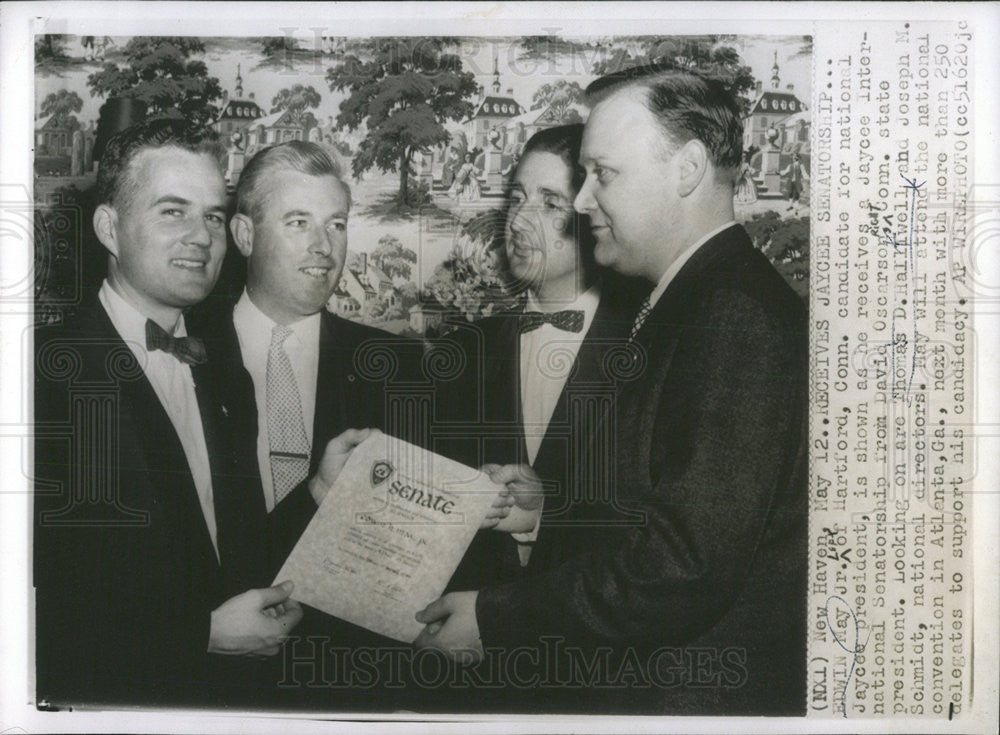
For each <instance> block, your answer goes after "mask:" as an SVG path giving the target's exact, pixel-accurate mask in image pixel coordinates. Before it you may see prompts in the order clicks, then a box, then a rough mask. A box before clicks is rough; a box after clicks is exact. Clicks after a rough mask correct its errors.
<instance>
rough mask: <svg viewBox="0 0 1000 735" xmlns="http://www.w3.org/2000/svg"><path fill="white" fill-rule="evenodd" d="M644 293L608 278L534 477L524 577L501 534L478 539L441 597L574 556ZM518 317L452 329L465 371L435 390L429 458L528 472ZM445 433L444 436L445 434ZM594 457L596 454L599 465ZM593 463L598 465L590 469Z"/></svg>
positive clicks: (606, 450) (607, 450)
mask: <svg viewBox="0 0 1000 735" xmlns="http://www.w3.org/2000/svg"><path fill="white" fill-rule="evenodd" d="M646 291H648V287H644V286H643V284H641V283H640V284H633V283H627V284H626V283H625V282H624V281H623V279H620V278H618V277H617V276H614V275H611V274H608V275H607V276H606V277H605V283H604V284H603V286H602V292H601V300H600V302H599V304H598V308H597V311H596V312H595V314H594V318H593V320H592V322H591V324H590V328H589V330H588V331H587V334H586V335H585V337H584V339H583V341H582V342H581V344H580V350H579V352H578V353H577V355H576V358H575V360H574V363H573V366H572V368H571V369H570V373H569V376H568V377H567V380H566V384H565V386H564V388H563V390H562V393H561V394H560V396H559V400H558V401H557V403H556V406H555V409H554V410H553V412H552V417H551V419H550V421H549V424H548V426H547V428H546V433H545V436H544V437H543V439H542V442H541V445H540V446H539V449H538V453H537V455H536V457H535V462H534V464H533V465H532V466H533V469H534V470H535V471H536V472H537V473H538V475H539V476H540V477H541V479H542V481H543V483H544V485H545V489H546V499H545V505H544V515H545V518H544V522H543V524H542V526H541V531H540V533H539V535H538V538H537V540H536V542H535V544H534V546H533V548H532V552H531V556H530V558H529V563H528V564H527V566H526V567H524V568H522V567H521V565H520V560H519V558H518V556H517V545H516V544H515V543H514V541H513V539H512V538H511V537H510V535H509V534H506V533H497V532H495V531H482V532H480V533H478V534H477V535H476V537H475V539H474V540H473V543H472V545H471V546H470V547H469V551H468V552H467V553H466V555H465V557H464V558H463V560H462V563H461V565H460V566H459V568H458V569H457V570H456V572H455V575H454V576H453V577H452V579H451V582H450V583H449V589H456V590H457V589H479V588H481V587H483V586H485V585H488V584H494V583H497V582H500V581H503V580H509V579H513V578H516V577H517V576H520V575H522V574H526V573H535V572H537V571H538V570H540V569H545V568H547V567H548V566H550V565H552V564H553V563H554V561H555V560H556V559H559V558H563V557H565V556H567V555H569V554H571V553H572V546H573V544H574V543H576V542H577V541H578V540H583V539H584V536H583V535H582V534H579V533H572V531H571V530H572V529H574V528H576V529H578V528H579V527H580V525H581V524H583V523H586V518H587V516H588V514H589V513H591V512H592V510H593V509H592V508H591V507H590V506H592V505H593V503H594V502H595V498H594V497H593V495H592V494H588V492H587V488H593V487H596V486H597V485H599V484H600V483H599V482H598V478H599V477H603V476H604V474H606V471H607V467H606V466H601V464H600V463H601V461H602V460H603V459H606V458H607V457H610V456H612V454H613V444H614V441H615V437H613V436H610V435H609V434H608V433H607V431H606V426H605V424H604V422H603V421H602V420H599V419H598V420H594V417H595V416H598V417H599V416H603V412H604V410H605V409H606V408H607V404H608V402H610V401H612V400H613V398H614V391H615V381H614V377H613V376H614V363H615V360H616V356H617V357H620V356H621V355H622V349H623V346H624V343H625V340H626V339H627V337H628V333H629V329H630V327H631V325H632V320H633V316H634V314H635V311H636V309H637V308H638V303H639V301H640V300H641V298H642V297H643V296H644V295H645V292H646ZM520 314H521V311H520V310H518V311H514V312H510V313H505V314H500V315H497V316H494V317H490V318H487V319H483V320H481V321H479V322H476V323H474V324H471V325H468V326H463V327H462V328H460V329H459V330H458V332H457V334H455V335H454V336H452V339H453V340H455V342H456V343H457V345H458V349H459V350H460V351H461V353H462V354H463V355H464V358H465V363H464V365H465V367H464V370H462V371H461V373H460V374H459V375H458V376H457V377H456V378H454V379H453V380H450V381H444V382H442V383H441V385H440V386H439V390H438V396H437V398H438V409H439V410H438V413H437V418H438V419H439V421H438V424H437V426H438V428H439V430H440V429H443V431H441V432H440V433H443V434H444V436H443V437H440V438H439V440H438V441H437V448H438V449H439V451H441V452H442V453H443V454H446V455H449V456H451V457H453V458H454V459H457V460H458V461H460V462H464V463H465V464H468V465H470V466H473V467H479V466H481V465H482V464H484V463H487V462H489V463H496V464H531V463H530V462H529V461H528V451H527V445H526V443H525V432H524V423H523V415H522V405H521V385H520V384H521V339H520V336H521V335H520V331H519V330H518V317H519V315H520ZM444 427H447V428H446V429H445V428H444ZM596 449H599V450H600V456H597V453H596V452H595V450H596ZM595 463H596V464H595Z"/></svg>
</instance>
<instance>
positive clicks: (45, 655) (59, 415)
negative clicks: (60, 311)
mask: <svg viewBox="0 0 1000 735" xmlns="http://www.w3.org/2000/svg"><path fill="white" fill-rule="evenodd" d="M218 157H219V154H218V149H217V148H216V147H215V144H214V143H212V142H211V141H210V140H208V139H205V138H203V137H201V136H199V135H198V134H195V133H191V132H189V131H187V130H186V129H185V128H184V126H183V125H181V124H177V123H172V122H169V121H164V120H160V121H154V122H151V123H146V124H141V125H137V126H133V127H131V128H128V129H126V130H124V131H122V132H121V133H119V134H118V135H116V136H115V137H113V138H112V139H111V140H110V141H109V143H108V145H107V148H106V150H105V152H104V155H103V158H102V161H101V167H100V170H99V173H98V194H99V197H100V204H99V205H98V207H97V209H96V211H95V214H94V228H95V231H96V233H97V236H98V238H99V239H100V241H101V243H102V244H103V245H104V246H105V248H107V250H108V277H107V280H106V281H105V282H104V283H103V285H102V286H101V289H100V293H99V294H98V296H97V298H96V299H94V300H93V303H90V304H87V305H85V306H84V307H83V308H81V309H80V310H79V314H78V316H77V317H75V318H74V319H72V320H69V321H67V322H66V323H65V324H62V325H59V326H57V327H54V328H40V329H39V330H38V331H37V333H36V362H35V369H36V377H37V383H36V390H35V417H36V422H37V427H38V439H37V442H36V447H35V450H36V452H35V458H36V464H35V472H36V488H37V490H36V502H35V538H34V543H35V567H34V584H35V587H36V617H37V637H36V642H37V659H36V662H37V666H36V669H37V696H38V702H39V703H40V704H41V703H43V702H44V703H47V704H48V705H51V706H60V705H62V704H64V703H72V704H81V703H83V704H97V703H115V702H126V703H130V704H136V703H195V702H206V703H207V702H228V701H233V700H234V699H238V698H239V697H240V696H241V695H242V694H244V693H246V691H248V688H250V687H251V686H252V684H253V682H255V681H256V679H255V678H254V676H255V674H256V666H255V665H254V664H253V662H252V661H251V660H249V659H248V658H246V657H248V656H249V657H263V656H271V655H274V654H275V653H277V652H278V650H279V648H280V645H281V642H282V641H283V640H284V639H285V638H286V637H287V635H288V634H289V633H290V632H291V631H292V629H293V628H294V626H295V625H296V624H297V623H298V621H299V619H300V618H301V615H302V611H301V607H300V606H299V605H298V604H297V603H295V602H294V601H292V600H291V599H289V594H290V592H291V589H292V587H291V585H290V584H288V583H286V584H282V585H277V586H274V587H266V585H268V584H270V579H269V578H267V577H266V576H263V574H262V572H263V571H264V570H265V566H266V565H265V563H264V561H263V560H262V556H261V554H262V553H263V550H266V549H267V548H268V547H270V546H272V545H273V544H274V541H273V539H274V538H276V537H277V536H280V534H282V533H284V532H286V531H288V529H289V528H294V523H293V524H291V525H288V524H286V522H285V519H284V517H283V516H282V514H279V515H278V516H276V517H275V518H274V519H273V520H272V521H270V522H268V521H267V520H266V519H265V514H264V507H263V502H262V497H261V493H260V483H259V481H258V478H257V469H256V463H255V462H254V457H253V452H252V447H253V443H252V441H253V439H252V437H253V433H254V431H255V428H254V420H255V417H254V416H253V415H251V414H248V413H247V412H246V410H245V407H246V406H247V405H249V398H248V396H249V391H250V390H251V387H250V383H249V377H248V376H247V375H246V374H245V373H243V372H242V371H241V372H238V373H230V374H227V375H223V374H221V373H220V372H219V371H218V370H217V369H215V368H213V366H212V359H213V358H217V357H221V356H220V355H218V353H216V352H214V351H213V350H210V349H209V350H206V348H205V346H204V344H202V343H200V342H198V341H197V340H195V339H193V338H191V337H188V336H187V332H186V328H187V327H186V324H185V318H184V311H185V310H186V309H187V308H188V307H190V306H192V305H194V304H197V303H198V302H200V301H201V300H202V299H204V298H205V296H206V295H207V294H208V293H209V291H210V290H211V289H212V287H213V286H214V285H215V282H216V279H217V277H218V274H219V267H220V264H221V261H222V257H223V253H224V251H225V185H224V181H223V178H222V174H221V170H220V167H219V162H218ZM206 360H207V362H206ZM324 461H325V460H324ZM323 469H324V470H325V469H326V465H323ZM334 476H335V474H334ZM323 477H325V475H324V476H323ZM323 477H319V476H318V477H317V478H314V479H316V480H317V482H316V483H309V484H308V486H307V484H306V483H303V484H302V485H301V486H300V487H299V488H297V490H296V491H295V494H296V495H297V496H298V495H303V494H305V495H307V496H313V498H314V499H312V500H310V502H313V503H314V504H315V502H318V499H321V498H322V494H321V493H318V492H317V494H315V495H313V494H312V493H311V492H310V489H311V486H312V485H314V484H315V486H316V487H318V488H322V487H326V483H325V482H324V481H323ZM250 587H264V588H261V589H249V591H247V590H248V588H250ZM238 684H242V685H243V687H242V688H241V687H239V686H237V685H238ZM219 685H221V686H219Z"/></svg>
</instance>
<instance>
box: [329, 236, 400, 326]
mask: <svg viewBox="0 0 1000 735" xmlns="http://www.w3.org/2000/svg"><path fill="white" fill-rule="evenodd" d="M400 299H401V297H400V294H399V291H398V290H397V289H396V287H395V286H394V285H393V283H392V279H391V278H389V277H388V276H387V275H386V274H385V273H383V272H382V270H381V269H380V268H379V267H378V266H376V265H375V264H374V263H373V262H372V261H371V259H370V258H369V257H368V254H367V253H353V252H348V255H347V262H346V264H345V265H344V272H343V274H342V275H341V278H340V284H339V285H338V287H337V290H336V291H335V292H334V296H333V299H332V300H331V301H332V303H333V304H334V309H333V310H334V311H335V312H336V313H338V314H340V315H341V316H346V317H350V316H354V315H356V316H359V317H361V318H365V317H367V316H368V314H369V312H370V311H371V308H372V306H374V305H375V304H376V303H378V302H379V301H384V302H385V303H386V305H387V306H395V305H396V304H398V303H399V302H400ZM355 305H356V306H355Z"/></svg>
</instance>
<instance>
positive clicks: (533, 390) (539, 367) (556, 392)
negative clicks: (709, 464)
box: [511, 285, 601, 566]
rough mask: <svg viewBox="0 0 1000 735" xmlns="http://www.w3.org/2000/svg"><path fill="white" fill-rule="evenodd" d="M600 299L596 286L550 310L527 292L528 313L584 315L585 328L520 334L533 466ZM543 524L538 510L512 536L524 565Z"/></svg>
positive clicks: (544, 328) (526, 423) (523, 403)
mask: <svg viewBox="0 0 1000 735" xmlns="http://www.w3.org/2000/svg"><path fill="white" fill-rule="evenodd" d="M600 300H601V291H600V287H599V286H596V285H595V286H592V287H591V288H590V289H588V290H587V291H585V292H584V293H582V294H580V295H579V296H578V297H577V298H576V300H575V301H573V302H572V303H569V304H566V303H560V304H558V306H556V307H548V308H546V307H543V306H542V305H541V304H539V303H538V301H537V300H536V299H535V297H534V294H532V293H531V292H530V291H529V292H528V301H527V304H526V305H525V310H526V311H542V312H551V311H563V310H578V311H582V312H583V329H581V330H580V331H579V332H567V331H566V330H563V329H559V328H557V327H554V326H552V325H551V324H543V325H542V326H540V327H538V328H537V329H533V330H531V331H530V332H525V333H523V334H522V335H521V416H522V423H523V426H524V440H525V443H526V444H527V446H528V461H529V462H530V463H531V464H534V463H535V459H536V458H537V457H538V450H539V448H540V447H541V445H542V440H543V439H544V438H545V433H546V432H547V431H548V428H549V422H550V421H551V420H552V413H553V412H554V411H555V408H556V404H557V403H558V402H559V397H560V396H561V395H562V392H563V388H565V387H566V379H567V378H568V377H569V374H570V372H571V371H572V369H573V365H574V364H575V363H576V356H577V354H578V353H579V352H580V345H581V344H582V343H583V340H584V338H585V337H586V336H587V332H588V331H589V330H590V325H591V324H592V323H593V321H594V314H595V313H597V305H598V303H599V302H600ZM540 521H541V510H539V511H538V516H537V518H536V520H535V528H534V529H533V530H531V531H528V532H525V533H514V534H511V535H512V536H513V537H514V539H515V540H516V541H517V542H518V547H517V554H518V556H519V557H520V559H521V566H524V565H525V564H527V563H528V558H529V557H530V555H531V546H530V544H531V543H532V542H534V540H535V539H536V538H537V537H538V526H539V522H540Z"/></svg>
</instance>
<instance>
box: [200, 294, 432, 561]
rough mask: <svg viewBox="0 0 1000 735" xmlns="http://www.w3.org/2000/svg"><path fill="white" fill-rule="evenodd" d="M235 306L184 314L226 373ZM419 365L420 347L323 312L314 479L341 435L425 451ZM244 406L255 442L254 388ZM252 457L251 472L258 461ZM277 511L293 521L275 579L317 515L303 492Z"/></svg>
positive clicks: (218, 303) (224, 303)
mask: <svg viewBox="0 0 1000 735" xmlns="http://www.w3.org/2000/svg"><path fill="white" fill-rule="evenodd" d="M234 305H235V304H234V303H233V302H231V301H229V300H227V299H223V298H212V299H209V300H208V301H206V302H205V303H203V304H201V305H200V306H199V307H197V308H196V309H195V310H194V311H193V312H192V313H191V314H190V315H189V318H188V325H189V329H188V331H189V332H190V333H191V334H196V335H198V336H200V337H201V338H203V339H204V340H205V342H206V344H208V345H211V346H212V347H213V349H214V351H215V352H216V354H219V355H223V356H224V358H223V359H224V361H225V362H226V364H227V365H228V368H227V370H228V371H231V372H233V373H244V372H245V370H244V367H243V356H242V353H241V351H240V345H239V337H238V336H237V334H236V328H235V326H234V325H233V319H232V317H233V307H234ZM422 358H423V346H422V345H421V343H419V342H416V341H414V340H409V339H405V338H402V337H398V336H396V335H394V334H391V333H389V332H385V331H383V330H381V329H376V328H375V327H370V326H367V325H365V324H359V323H357V322H352V321H350V320H347V319H343V318H341V317H339V316H337V315H335V314H331V313H330V312H327V311H323V312H321V315H320V330H319V361H318V368H317V376H316V408H315V414H314V418H313V440H312V451H311V455H310V467H309V476H310V477H312V476H313V475H314V474H315V473H316V470H317V468H318V466H319V462H320V460H321V459H322V458H323V452H324V450H325V449H326V445H327V443H328V442H329V441H330V440H331V439H333V438H334V437H335V436H337V435H338V434H340V433H341V432H343V431H344V430H346V429H363V428H367V427H370V428H376V429H381V430H382V431H384V432H386V433H388V434H392V435H393V436H398V437H400V438H402V439H405V440H407V441H412V442H415V443H422V444H424V445H426V444H427V442H428V441H429V440H428V439H427V438H426V435H427V434H428V433H429V429H428V426H429V421H428V418H427V417H428V416H429V412H430V409H431V397H432V392H431V391H432V386H431V384H430V383H429V382H428V381H426V380H425V379H424V378H423V373H422ZM243 404H244V405H243V406H242V412H243V413H245V414H247V415H252V416H253V422H252V430H253V434H254V442H256V433H257V423H258V418H257V415H258V411H257V406H256V401H255V400H254V393H253V389H252V382H251V390H250V392H249V395H248V396H247V395H246V394H244V400H243ZM254 457H255V460H254V466H256V465H257V462H256V454H255V455H254ZM292 506H294V507H292ZM279 507H281V508H282V509H283V510H284V515H285V516H286V518H296V519H297V521H296V522H295V524H293V525H288V524H285V525H282V526H281V528H282V533H280V534H274V535H273V536H274V537H275V538H276V539H280V540H281V542H282V543H284V546H283V547H281V546H279V547H276V548H273V549H271V552H270V555H269V556H270V558H271V559H272V560H273V565H272V569H273V573H277V572H278V569H279V568H280V567H281V565H282V564H283V563H284V561H285V559H286V558H287V557H288V554H289V553H291V550H292V548H293V547H294V546H295V542H296V541H297V540H298V537H299V535H301V531H303V530H305V527H306V525H308V522H309V520H310V519H311V517H312V515H313V513H314V512H315V511H316V505H315V503H313V501H312V498H311V497H310V496H309V495H308V494H307V493H306V494H303V493H292V494H291V495H289V496H288V497H286V498H285V499H284V500H282V502H281V504H280V506H279ZM293 526H294V527H295V528H297V533H296V532H294V531H293V530H292V528H293Z"/></svg>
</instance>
